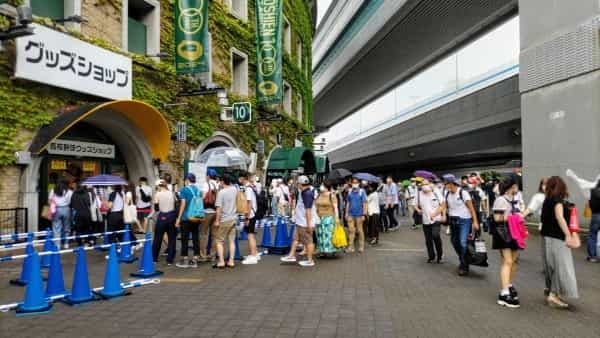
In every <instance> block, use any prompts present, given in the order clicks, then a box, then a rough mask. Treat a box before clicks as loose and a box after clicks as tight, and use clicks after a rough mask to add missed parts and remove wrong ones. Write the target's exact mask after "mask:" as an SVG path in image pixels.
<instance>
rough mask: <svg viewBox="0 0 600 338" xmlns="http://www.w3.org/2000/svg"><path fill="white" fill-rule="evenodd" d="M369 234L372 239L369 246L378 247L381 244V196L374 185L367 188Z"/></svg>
mask: <svg viewBox="0 0 600 338" xmlns="http://www.w3.org/2000/svg"><path fill="white" fill-rule="evenodd" d="M367 191H368V193H369V194H368V195H367V224H368V226H367V229H368V231H367V233H368V235H369V238H370V242H369V244H371V245H377V244H378V243H379V227H380V224H379V219H380V216H379V210H380V207H379V195H380V193H378V192H377V189H375V187H374V186H373V185H369V186H368V187H367Z"/></svg>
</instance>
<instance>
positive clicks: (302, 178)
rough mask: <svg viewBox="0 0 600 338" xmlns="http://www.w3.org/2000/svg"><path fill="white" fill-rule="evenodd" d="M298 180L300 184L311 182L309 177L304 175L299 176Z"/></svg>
mask: <svg viewBox="0 0 600 338" xmlns="http://www.w3.org/2000/svg"><path fill="white" fill-rule="evenodd" d="M296 181H297V182H298V184H310V181H309V180H308V177H306V176H304V175H301V176H298V179H297V180H296Z"/></svg>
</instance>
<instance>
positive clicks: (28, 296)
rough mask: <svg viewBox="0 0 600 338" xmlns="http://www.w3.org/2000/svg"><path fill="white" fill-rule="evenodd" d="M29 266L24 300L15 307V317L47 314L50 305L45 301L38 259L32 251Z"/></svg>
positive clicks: (36, 254)
mask: <svg viewBox="0 0 600 338" xmlns="http://www.w3.org/2000/svg"><path fill="white" fill-rule="evenodd" d="M30 257H31V262H30V264H29V274H30V278H31V279H30V280H29V283H28V284H27V287H26V288H25V300H24V301H23V303H21V304H19V305H18V306H17V316H27V315H35V314H43V313H48V312H49V311H50V309H51V308H52V303H50V302H48V300H46V297H45V295H44V287H43V285H42V273H41V271H40V257H39V256H38V253H37V252H35V250H34V251H33V253H31V255H30Z"/></svg>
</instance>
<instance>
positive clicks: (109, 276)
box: [97, 243, 126, 299]
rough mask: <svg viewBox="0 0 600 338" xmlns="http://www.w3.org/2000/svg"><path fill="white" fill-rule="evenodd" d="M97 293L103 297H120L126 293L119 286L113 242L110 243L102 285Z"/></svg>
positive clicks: (118, 273) (117, 262) (119, 278)
mask: <svg viewBox="0 0 600 338" xmlns="http://www.w3.org/2000/svg"><path fill="white" fill-rule="evenodd" d="M97 293H98V295H100V296H101V297H103V298H105V299H109V298H114V297H121V296H124V295H125V294H126V293H125V290H124V289H123V287H122V286H121V273H120V272H119V261H118V258H117V246H116V244H114V243H113V244H111V246H110V249H109V250H108V261H107V262H106V272H105V273H104V287H103V288H102V290H100V291H98V292H97Z"/></svg>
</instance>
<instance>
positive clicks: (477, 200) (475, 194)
mask: <svg viewBox="0 0 600 338" xmlns="http://www.w3.org/2000/svg"><path fill="white" fill-rule="evenodd" d="M469 195H471V201H472V203H473V209H475V211H476V212H480V211H481V196H479V191H477V189H471V190H469ZM461 197H462V196H461Z"/></svg>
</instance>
